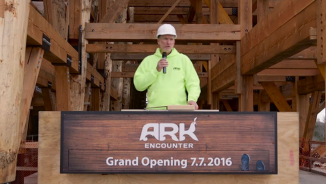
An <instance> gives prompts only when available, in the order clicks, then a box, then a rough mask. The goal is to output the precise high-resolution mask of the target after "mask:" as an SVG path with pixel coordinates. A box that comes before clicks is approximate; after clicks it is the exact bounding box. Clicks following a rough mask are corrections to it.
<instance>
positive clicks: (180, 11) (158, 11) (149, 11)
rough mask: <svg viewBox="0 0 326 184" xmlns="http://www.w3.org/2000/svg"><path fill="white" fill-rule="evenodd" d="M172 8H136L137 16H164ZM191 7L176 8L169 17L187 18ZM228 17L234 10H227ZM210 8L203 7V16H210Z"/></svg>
mask: <svg viewBox="0 0 326 184" xmlns="http://www.w3.org/2000/svg"><path fill="white" fill-rule="evenodd" d="M170 8H171V7H135V16H136V15H164V14H165V13H166V12H167V11H168V10H169V9H170ZM188 11H189V7H175V8H174V9H173V10H172V11H171V12H170V13H169V15H181V16H187V14H188ZM226 12H227V14H228V15H232V8H227V9H226ZM209 13H210V11H209V8H205V7H204V6H203V15H209Z"/></svg>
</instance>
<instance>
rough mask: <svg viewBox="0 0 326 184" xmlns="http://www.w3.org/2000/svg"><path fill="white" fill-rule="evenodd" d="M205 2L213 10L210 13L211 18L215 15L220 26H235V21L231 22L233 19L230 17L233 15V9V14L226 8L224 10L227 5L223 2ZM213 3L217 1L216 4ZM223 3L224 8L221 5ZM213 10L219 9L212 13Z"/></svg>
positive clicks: (210, 0) (207, 0) (211, 0)
mask: <svg viewBox="0 0 326 184" xmlns="http://www.w3.org/2000/svg"><path fill="white" fill-rule="evenodd" d="M204 1H205V3H206V5H207V6H208V7H209V8H210V9H211V11H210V12H211V13H212V14H211V15H210V16H212V15H213V14H214V15H213V16H214V17H215V18H217V19H216V20H217V22H218V23H219V24H234V23H233V21H232V20H231V18H230V17H229V15H232V9H231V13H227V12H226V10H225V8H223V7H225V4H224V3H223V2H222V1H220V0H218V1H216V0H204ZM213 1H215V2H213ZM221 3H222V4H223V6H222V5H221ZM212 9H217V11H215V12H214V11H213V12H212ZM216 13H217V15H216ZM215 18H214V19H215Z"/></svg>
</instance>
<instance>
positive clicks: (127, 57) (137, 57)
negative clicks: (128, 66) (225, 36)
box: [111, 51, 211, 61]
mask: <svg viewBox="0 0 326 184" xmlns="http://www.w3.org/2000/svg"><path fill="white" fill-rule="evenodd" d="M152 53H154V51H153V52H152ZM148 55H149V54H143V53H141V54H139V53H131V54H125V53H114V54H111V59H112V60H123V61H142V60H143V59H144V58H145V57H147V56H148ZM187 56H188V57H189V58H190V60H191V61H208V60H210V59H211V55H206V54H187Z"/></svg>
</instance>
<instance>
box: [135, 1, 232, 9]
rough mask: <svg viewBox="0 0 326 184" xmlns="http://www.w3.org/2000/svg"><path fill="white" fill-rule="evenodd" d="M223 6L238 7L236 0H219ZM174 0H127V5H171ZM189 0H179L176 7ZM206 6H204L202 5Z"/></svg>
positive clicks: (185, 3)
mask: <svg viewBox="0 0 326 184" xmlns="http://www.w3.org/2000/svg"><path fill="white" fill-rule="evenodd" d="M219 1H220V3H221V4H222V5H223V7H230V8H234V7H238V0H219ZM174 2H175V0H166V1H158V0H132V1H130V2H129V6H131V7H146V8H147V7H171V4H173V3H174ZM189 6H190V2H189V0H181V2H180V3H179V4H178V7H189ZM204 7H206V6H204Z"/></svg>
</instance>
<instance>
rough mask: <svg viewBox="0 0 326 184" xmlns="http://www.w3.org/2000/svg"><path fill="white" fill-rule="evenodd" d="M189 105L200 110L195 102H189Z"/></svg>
mask: <svg viewBox="0 0 326 184" xmlns="http://www.w3.org/2000/svg"><path fill="white" fill-rule="evenodd" d="M188 105H194V106H195V109H196V110H198V105H197V103H196V102H195V101H193V100H190V101H189V102H188Z"/></svg>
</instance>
